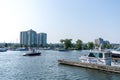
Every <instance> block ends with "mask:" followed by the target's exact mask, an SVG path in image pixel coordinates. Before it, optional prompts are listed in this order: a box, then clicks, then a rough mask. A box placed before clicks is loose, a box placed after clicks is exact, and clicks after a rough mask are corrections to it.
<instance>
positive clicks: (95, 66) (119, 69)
mask: <svg viewBox="0 0 120 80" xmlns="http://www.w3.org/2000/svg"><path fill="white" fill-rule="evenodd" d="M58 62H59V64H64V65H71V66H77V67H84V68H90V69H96V70H102V71H108V72H114V73H120V67H116V66H108V65H100V64H93V63H83V62H77V61H69V60H58Z"/></svg>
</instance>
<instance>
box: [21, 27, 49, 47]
mask: <svg viewBox="0 0 120 80" xmlns="http://www.w3.org/2000/svg"><path fill="white" fill-rule="evenodd" d="M20 44H22V45H24V46H25V45H26V46H37V45H38V46H41V47H45V46H46V45H47V34H46V33H39V34H37V33H36V32H35V31H34V30H32V29H30V30H28V31H22V32H20Z"/></svg>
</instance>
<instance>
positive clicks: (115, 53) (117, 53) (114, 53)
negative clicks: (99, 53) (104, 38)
mask: <svg viewBox="0 0 120 80" xmlns="http://www.w3.org/2000/svg"><path fill="white" fill-rule="evenodd" d="M111 52H112V57H114V58H120V48H118V49H116V50H111Z"/></svg>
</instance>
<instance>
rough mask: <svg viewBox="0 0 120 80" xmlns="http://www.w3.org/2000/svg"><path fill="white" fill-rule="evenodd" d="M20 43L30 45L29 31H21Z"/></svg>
mask: <svg viewBox="0 0 120 80" xmlns="http://www.w3.org/2000/svg"><path fill="white" fill-rule="evenodd" d="M20 44H22V45H28V34H27V31H23V32H20Z"/></svg>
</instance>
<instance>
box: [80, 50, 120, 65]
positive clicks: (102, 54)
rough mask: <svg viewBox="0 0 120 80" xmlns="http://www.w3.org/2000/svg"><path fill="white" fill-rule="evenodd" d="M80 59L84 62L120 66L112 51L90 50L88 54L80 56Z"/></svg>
mask: <svg viewBox="0 0 120 80" xmlns="http://www.w3.org/2000/svg"><path fill="white" fill-rule="evenodd" d="M79 59H80V61H81V62H83V63H93V64H100V65H108V66H120V63H118V61H117V60H114V61H113V59H112V53H111V52H110V51H90V52H89V54H88V55H86V56H80V57H79Z"/></svg>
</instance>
